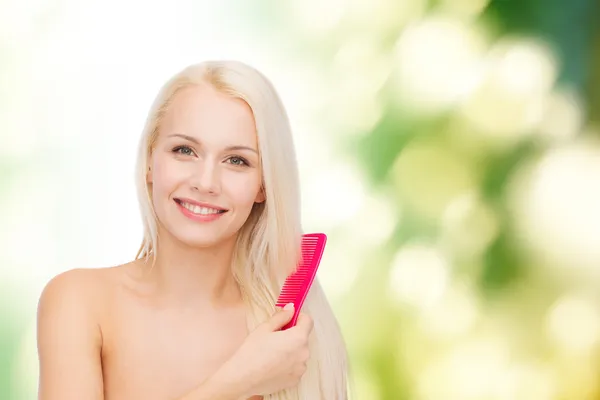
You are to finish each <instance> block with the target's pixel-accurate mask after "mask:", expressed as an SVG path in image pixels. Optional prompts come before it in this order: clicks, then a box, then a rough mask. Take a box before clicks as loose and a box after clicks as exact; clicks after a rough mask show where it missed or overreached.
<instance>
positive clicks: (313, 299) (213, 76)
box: [136, 61, 348, 400]
mask: <svg viewBox="0 0 600 400" xmlns="http://www.w3.org/2000/svg"><path fill="white" fill-rule="evenodd" d="M200 83H208V84H210V85H212V86H213V87H214V88H215V89H217V90H219V91H221V92H223V93H226V94H228V95H231V96H232V97H235V98H239V99H242V100H244V101H245V102H246V103H247V104H248V105H249V106H250V108H251V109H252V113H253V115H254V120H255V122H256V132H257V136H258V145H259V153H260V155H261V164H262V165H261V166H262V173H263V190H264V192H265V195H266V201H265V202H263V203H257V204H255V205H254V208H253V209H252V211H251V213H250V216H249V217H248V220H247V221H246V223H245V224H244V225H243V226H242V228H241V230H240V232H239V234H238V239H237V244H236V250H235V254H234V257H233V265H232V273H233V275H234V277H235V279H236V281H237V283H238V284H239V286H240V289H241V291H242V294H243V296H244V301H245V302H246V303H247V305H248V308H249V309H250V310H251V313H250V314H249V315H248V327H249V329H254V327H256V326H257V325H258V324H260V323H261V322H263V321H264V320H266V319H267V318H269V316H270V315H271V314H272V313H273V311H274V309H275V302H276V300H277V295H278V292H279V290H280V288H281V285H282V283H283V280H284V279H285V277H286V276H287V275H288V274H289V273H290V272H291V271H292V270H293V268H294V267H295V265H296V263H297V261H298V258H299V255H300V252H299V250H300V241H301V235H302V227H301V218H300V182H299V176H298V168H297V164H296V154H295V149H294V143H293V138H292V133H291V128H290V123H289V120H288V117H287V114H286V111H285V108H284V106H283V104H282V102H281V100H280V98H279V96H278V94H277V92H276V91H275V89H274V88H273V86H272V84H271V83H270V81H269V80H268V79H267V78H265V77H264V76H263V75H262V74H261V73H260V72H258V71H257V70H255V69H254V68H252V67H250V66H248V65H246V64H243V63H241V62H237V61H208V62H203V63H200V64H195V65H191V66H189V67H187V68H185V69H183V70H182V71H180V72H179V73H177V74H176V75H175V76H173V77H172V78H171V79H170V80H169V81H167V83H166V84H165V85H164V86H163V87H162V88H161V90H160V91H159V93H158V96H157V97H156V99H155V101H154V103H153V105H152V107H151V109H150V112H149V114H148V118H147V121H146V125H145V127H144V131H143V134H142V138H141V141H140V146H139V154H138V163H137V167H136V183H137V191H138V199H139V202H140V209H141V213H142V219H143V224H144V237H143V241H142V245H141V246H140V249H139V251H138V254H137V256H136V258H149V257H151V258H153V259H155V256H156V250H157V241H158V237H157V217H156V214H155V212H154V208H153V205H152V204H153V203H152V197H151V190H150V187H149V185H148V184H147V182H146V174H147V171H148V163H149V160H150V157H151V154H152V148H153V146H154V143H155V141H156V138H157V136H158V130H159V125H160V122H161V119H162V117H163V115H164V114H165V111H166V110H167V108H168V107H169V104H170V103H171V100H172V99H173V96H174V95H175V94H176V93H177V92H178V91H179V90H181V89H183V88H185V87H188V86H192V85H197V84H200ZM303 311H304V312H306V313H307V314H309V315H310V316H311V317H312V319H313V321H314V331H313V333H312V335H311V338H310V348H311V358H310V360H309V363H308V369H307V371H306V373H305V374H304V376H303V377H302V380H301V382H300V384H299V385H298V387H297V388H294V389H289V390H285V391H281V392H279V393H275V394H271V395H268V396H266V397H265V399H266V400H345V399H347V398H348V389H347V388H348V383H347V380H348V379H347V373H348V372H347V370H348V367H347V355H346V348H345V344H344V341H343V339H342V335H341V333H340V329H339V326H338V323H337V321H336V319H335V316H334V315H333V312H332V310H331V307H330V305H329V303H328V301H327V298H326V297H325V294H324V292H323V290H322V288H321V285H320V284H319V282H318V279H315V282H314V284H313V287H312V288H311V291H310V293H309V295H308V297H307V300H306V302H305V305H304V307H303Z"/></svg>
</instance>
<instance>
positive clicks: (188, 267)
mask: <svg viewBox="0 0 600 400" xmlns="http://www.w3.org/2000/svg"><path fill="white" fill-rule="evenodd" d="M159 237H160V238H161V240H160V241H159V243H158V246H157V247H158V248H157V252H156V261H155V264H154V266H152V258H149V260H148V261H147V262H145V263H143V264H144V265H143V266H142V267H143V270H144V280H145V281H148V282H149V283H151V284H152V286H153V287H154V289H155V291H156V294H157V295H158V296H160V297H161V298H163V299H164V300H167V301H169V302H173V303H180V304H186V305H192V304H197V305H211V306H227V305H232V304H239V303H240V301H241V293H240V290H239V287H238V285H237V283H236V281H235V279H234V277H233V274H232V271H231V262H232V257H233V250H234V247H235V241H236V238H235V237H232V238H230V239H228V240H227V241H225V242H222V243H219V244H218V245H215V246H211V247H205V248H194V247H190V246H187V245H186V244H184V243H182V242H181V241H179V240H177V239H176V238H174V237H172V236H171V235H170V234H168V233H163V232H160V236H159Z"/></svg>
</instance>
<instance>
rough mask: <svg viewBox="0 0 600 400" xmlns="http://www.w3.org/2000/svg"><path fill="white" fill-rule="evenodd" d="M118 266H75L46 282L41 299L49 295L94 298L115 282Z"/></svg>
mask: <svg viewBox="0 0 600 400" xmlns="http://www.w3.org/2000/svg"><path fill="white" fill-rule="evenodd" d="M120 268H122V266H118V267H108V268H75V269H71V270H68V271H64V272H61V273H59V274H57V275H55V276H54V277H52V279H50V280H49V281H48V283H46V286H45V287H44V289H43V291H42V296H41V299H44V298H47V297H51V298H54V297H60V298H70V297H73V296H74V297H76V298H78V299H79V300H80V301H84V300H85V299H93V298H95V297H97V296H99V295H102V293H105V290H106V289H107V288H108V286H110V285H111V283H112V282H114V277H113V276H114V275H115V272H116V271H117V269H120Z"/></svg>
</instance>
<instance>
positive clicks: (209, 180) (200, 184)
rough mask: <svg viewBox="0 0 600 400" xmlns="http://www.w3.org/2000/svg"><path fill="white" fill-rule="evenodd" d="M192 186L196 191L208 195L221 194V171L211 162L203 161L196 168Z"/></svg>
mask: <svg viewBox="0 0 600 400" xmlns="http://www.w3.org/2000/svg"><path fill="white" fill-rule="evenodd" d="M191 185H192V187H193V188H194V189H196V190H198V191H199V192H201V193H206V194H213V195H214V194H219V193H220V190H221V184H220V180H219V170H218V167H217V166H216V165H215V163H214V162H212V161H211V160H202V161H200V162H199V163H198V164H197V165H195V166H194V171H193V173H192V178H191Z"/></svg>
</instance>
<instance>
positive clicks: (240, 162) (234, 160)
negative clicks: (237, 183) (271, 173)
mask: <svg viewBox="0 0 600 400" xmlns="http://www.w3.org/2000/svg"><path fill="white" fill-rule="evenodd" d="M229 163H230V164H233V165H248V163H247V162H246V160H244V159H243V158H242V157H230V158H229Z"/></svg>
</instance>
